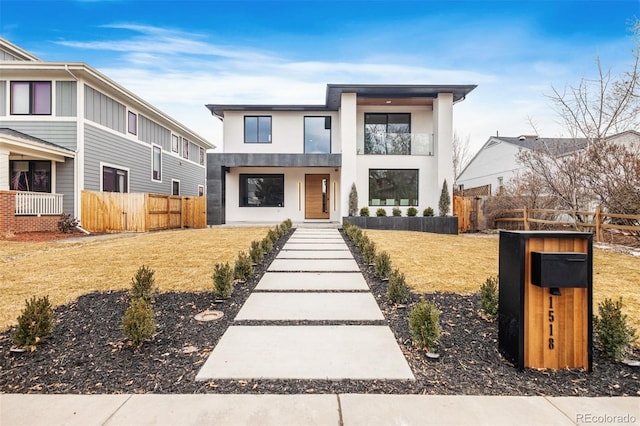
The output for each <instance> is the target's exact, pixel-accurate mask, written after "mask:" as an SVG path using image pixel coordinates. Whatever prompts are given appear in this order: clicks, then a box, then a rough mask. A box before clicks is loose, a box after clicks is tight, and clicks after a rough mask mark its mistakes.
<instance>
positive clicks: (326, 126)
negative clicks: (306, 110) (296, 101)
mask: <svg viewBox="0 0 640 426" xmlns="http://www.w3.org/2000/svg"><path fill="white" fill-rule="evenodd" d="M312 118H319V119H324V129H325V130H328V136H329V141H328V144H329V145H328V147H327V148H328V149H327V151H321V152H317V151H310V150H309V149H308V147H307V141H308V135H307V119H312ZM331 124H332V123H331V116H330V115H305V116H304V118H303V127H304V130H303V137H304V153H305V154H331V145H332V140H331Z"/></svg>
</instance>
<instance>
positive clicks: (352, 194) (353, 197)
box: [349, 182, 358, 216]
mask: <svg viewBox="0 0 640 426" xmlns="http://www.w3.org/2000/svg"><path fill="white" fill-rule="evenodd" d="M356 211H358V190H357V189H356V184H355V182H354V183H352V184H351V190H350V191H349V216H355V215H356Z"/></svg>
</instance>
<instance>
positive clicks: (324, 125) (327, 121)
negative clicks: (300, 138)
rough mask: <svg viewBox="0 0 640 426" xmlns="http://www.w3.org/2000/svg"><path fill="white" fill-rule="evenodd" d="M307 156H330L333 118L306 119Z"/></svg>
mask: <svg viewBox="0 0 640 426" xmlns="http://www.w3.org/2000/svg"><path fill="white" fill-rule="evenodd" d="M304 152H305V154H328V153H330V152H331V117H305V118H304Z"/></svg>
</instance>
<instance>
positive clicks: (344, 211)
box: [339, 93, 367, 216]
mask: <svg viewBox="0 0 640 426" xmlns="http://www.w3.org/2000/svg"><path fill="white" fill-rule="evenodd" d="M357 109H358V108H357V105H356V94H355V93H343V94H342V100H341V106H340V111H339V113H340V142H341V150H342V167H341V175H342V176H341V180H342V183H343V184H342V186H341V187H340V200H341V203H340V215H341V216H348V215H349V192H350V191H351V184H352V183H355V184H356V188H357V190H358V207H360V206H361V205H364V204H362V202H363V201H362V200H364V199H366V198H363V196H364V197H366V196H367V195H366V193H364V192H363V190H364V188H366V186H363V185H362V183H361V182H359V180H358V178H359V175H361V174H362V172H361V171H358V167H357V166H358V165H357V161H356V157H357V155H356V140H357V129H358V128H357V126H356V121H357ZM357 172H359V173H357Z"/></svg>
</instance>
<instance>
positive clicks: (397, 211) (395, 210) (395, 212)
mask: <svg viewBox="0 0 640 426" xmlns="http://www.w3.org/2000/svg"><path fill="white" fill-rule="evenodd" d="M391 214H393V215H394V216H402V210H400V207H394V208H393V210H391Z"/></svg>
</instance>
